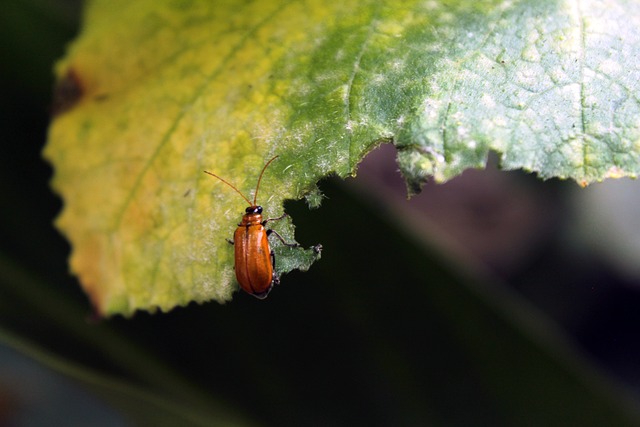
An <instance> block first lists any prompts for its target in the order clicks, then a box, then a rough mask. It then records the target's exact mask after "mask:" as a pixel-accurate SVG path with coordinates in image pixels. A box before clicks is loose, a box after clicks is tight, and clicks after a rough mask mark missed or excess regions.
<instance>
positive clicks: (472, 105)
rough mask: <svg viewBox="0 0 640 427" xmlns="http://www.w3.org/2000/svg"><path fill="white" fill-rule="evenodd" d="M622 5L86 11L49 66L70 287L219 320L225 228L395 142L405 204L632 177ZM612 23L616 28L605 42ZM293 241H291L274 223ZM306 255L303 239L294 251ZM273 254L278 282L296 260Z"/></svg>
mask: <svg viewBox="0 0 640 427" xmlns="http://www.w3.org/2000/svg"><path fill="white" fill-rule="evenodd" d="M639 12H640V5H638V4H637V3H634V2H625V1H617V2H579V3H577V2H562V1H543V2H535V3H534V2H525V1H509V2H506V1H505V2H501V1H493V2H472V1H442V2H438V1H430V2H416V1H404V2H401V1H389V2H378V1H369V2H362V1H360V2H356V1H343V2H334V3H327V2H322V1H319V0H309V1H305V2H285V1H270V2H257V3H256V2H238V1H229V2H226V3H222V2H216V3H215V4H214V3H207V2H197V1H182V2H170V3H164V2H163V3H161V4H157V3H155V2H150V1H139V2H133V3H132V2H125V1H115V2H114V1H105V0H94V1H92V2H90V3H89V6H88V8H87V11H86V16H85V23H84V28H83V31H82V34H81V36H80V37H79V38H78V39H77V40H76V41H75V42H74V44H73V45H72V46H71V48H70V49H69V52H68V54H67V56H66V57H65V58H64V59H63V60H62V61H61V62H60V63H59V64H58V66H57V76H58V79H59V86H58V87H59V90H58V97H57V103H56V105H57V111H58V113H59V115H58V117H57V118H56V119H55V121H54V122H53V124H52V127H51V130H50V136H49V144H48V146H47V148H46V150H45V156H46V157H47V158H48V159H49V160H50V161H51V162H52V163H53V164H54V166H55V168H56V175H55V178H54V181H53V186H54V188H55V189H56V191H58V192H59V193H60V194H61V195H62V197H63V199H64V201H65V208H64V211H63V213H62V215H61V216H60V218H59V219H58V221H57V225H58V227H59V228H60V229H61V230H62V231H63V232H64V233H65V234H66V235H67V237H68V238H69V240H71V242H72V244H73V254H72V258H71V268H72V271H73V272H74V273H75V274H77V275H78V276H79V278H80V281H81V282H82V284H83V287H84V288H85V290H86V291H87V293H88V294H89V295H90V296H91V298H92V300H93V302H94V304H95V305H96V307H97V308H98V310H99V311H100V312H102V313H106V314H112V313H125V314H126V313H131V312H133V311H134V310H136V309H154V308H156V307H159V308H161V309H163V310H168V309H171V308H172V307H174V306H176V305H184V304H187V303H188V302H189V301H198V302H202V301H207V300H210V299H215V300H218V301H225V300H228V299H229V298H230V297H231V294H232V293H233V291H234V290H235V289H236V284H235V281H234V278H233V259H232V258H233V255H232V248H230V247H229V245H227V244H226V243H225V238H228V237H231V235H232V233H233V229H234V228H235V225H236V224H237V222H238V221H239V217H240V214H241V213H242V210H243V207H244V206H243V202H241V199H240V198H239V197H238V195H237V194H235V193H234V192H233V191H231V190H229V189H228V188H224V186H223V185H222V184H221V183H219V182H212V180H211V179H209V178H210V177H207V176H205V175H204V174H202V172H201V171H202V170H203V169H207V170H211V171H213V172H214V173H216V174H218V175H220V176H223V177H224V178H225V179H227V180H229V181H231V182H232V183H233V184H234V185H236V186H237V187H238V188H239V189H240V191H242V192H243V193H245V194H249V193H250V192H251V190H252V189H253V188H254V186H255V180H256V176H257V174H258V172H259V170H260V168H261V167H262V165H263V164H264V162H265V161H266V159H268V158H270V157H272V156H274V155H279V156H280V158H279V159H278V160H277V161H276V162H274V164H273V166H271V167H270V168H269V169H268V170H267V172H266V174H265V179H264V181H263V186H262V187H261V193H260V194H261V200H259V202H260V203H262V204H263V206H264V207H265V211H266V212H267V214H268V216H269V217H275V216H278V215H279V214H280V213H281V212H282V202H283V201H284V200H286V199H299V198H302V197H305V196H306V197H307V199H308V200H309V201H310V203H311V204H313V205H314V206H317V204H318V203H319V201H318V200H319V195H318V192H317V190H316V182H317V181H318V180H319V179H321V178H322V177H324V176H327V175H328V174H331V173H334V174H337V175H338V176H340V177H346V176H350V175H353V174H355V172H356V167H357V164H358V163H359V161H360V160H361V159H362V157H363V156H364V155H365V154H366V153H367V152H369V151H370V150H371V149H372V148H373V147H375V146H376V145H378V144H380V143H381V142H385V141H386V142H393V143H394V144H395V145H396V146H397V148H398V150H399V155H398V160H399V165H400V168H401V170H402V172H403V174H404V175H405V177H406V179H407V183H408V186H409V188H410V190H411V191H418V190H419V188H420V186H421V185H422V183H423V182H424V180H425V179H426V178H427V177H428V176H430V175H433V176H434V177H435V178H436V179H437V180H439V181H443V180H446V179H449V178H451V177H453V176H455V175H457V174H459V173H460V172H461V171H462V170H464V169H465V168H469V167H482V166H484V164H485V162H486V158H487V154H488V152H489V151H491V150H495V151H497V152H498V153H499V154H500V156H501V159H502V166H503V167H504V168H506V169H512V168H524V169H527V170H530V171H535V172H538V173H539V174H540V175H541V176H542V177H563V178H572V179H575V180H577V181H578V182H580V183H582V184H587V183H589V182H592V181H594V180H601V179H603V178H605V177H610V176H636V175H637V172H638V169H639V168H640V165H639V163H638V158H639V156H638V154H639V151H640V144H639V142H638V141H639V140H640V138H639V137H640V128H639V121H638V112H640V109H639V108H638V97H637V89H638V83H637V82H638V78H639V77H640V72H639V70H638V67H637V66H636V63H635V62H634V61H636V59H635V58H637V57H638V54H639V53H640V52H639V49H640V42H639V41H640V40H639V37H640V35H638V33H637V31H636V28H637V22H636V21H637V20H638V19H637V17H638V16H639V15H640V13H639ZM612 23H615V24H616V25H612ZM276 227H277V228H278V231H279V232H280V233H281V234H283V235H284V237H285V238H286V239H287V240H289V241H292V240H293V226H292V225H291V223H289V222H286V223H284V224H280V225H277V226H276ZM310 243H317V242H310ZM275 246H276V256H277V259H278V260H280V261H279V262H278V263H277V269H278V271H279V272H281V273H285V272H288V271H290V270H291V269H295V268H298V269H306V268H308V267H309V261H310V260H313V259H315V258H317V256H318V255H317V254H315V253H314V252H313V250H312V249H311V248H310V249H307V250H306V252H304V251H303V250H295V251H289V250H286V251H285V250H284V249H283V248H281V247H278V244H277V242H275Z"/></svg>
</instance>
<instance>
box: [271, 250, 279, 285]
mask: <svg viewBox="0 0 640 427" xmlns="http://www.w3.org/2000/svg"><path fill="white" fill-rule="evenodd" d="M271 266H272V267H273V273H271V286H274V285H279V284H280V276H278V273H276V254H275V252H273V251H271Z"/></svg>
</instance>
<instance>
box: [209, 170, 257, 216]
mask: <svg viewBox="0 0 640 427" xmlns="http://www.w3.org/2000/svg"><path fill="white" fill-rule="evenodd" d="M267 164H269V163H267ZM204 173H206V174H209V175H211V176H213V177H216V178H218V179H219V180H220V181H222V182H224V183H225V184H227V185H228V186H229V187H231V188H233V189H234V191H235V192H236V193H238V194H239V195H241V196H242V198H243V199H245V200H246V201H247V203H249V206H254V205H255V204H256V203H255V202H254V203H253V205H252V204H251V200H249V199H248V198H247V196H245V195H244V194H242V193H241V192H240V190H238V189H237V188H236V187H234V186H233V185H232V184H229V183H228V182H227V181H225V180H224V179H222V178H220V177H219V176H218V175H216V174H215V173H211V172H209V171H204Z"/></svg>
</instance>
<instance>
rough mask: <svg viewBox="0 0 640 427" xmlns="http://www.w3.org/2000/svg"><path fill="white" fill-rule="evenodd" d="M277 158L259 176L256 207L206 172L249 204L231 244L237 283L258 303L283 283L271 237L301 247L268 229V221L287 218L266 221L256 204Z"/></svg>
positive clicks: (243, 196) (273, 219)
mask: <svg viewBox="0 0 640 427" xmlns="http://www.w3.org/2000/svg"><path fill="white" fill-rule="evenodd" d="M277 158H278V156H275V157H273V158H272V159H271V160H269V161H268V162H267V163H266V164H265V165H264V167H263V168H262V172H260V176H259V177H258V184H257V185H256V191H255V194H254V196H253V203H251V201H250V200H249V199H248V198H247V197H246V196H245V195H244V194H242V193H241V192H240V190H238V189H237V188H236V187H234V186H233V185H231V184H230V183H228V182H227V181H225V180H224V179H222V178H220V177H219V176H218V175H216V174H214V173H211V172H208V171H204V172H205V173H207V174H209V175H211V176H213V177H215V178H218V179H219V180H220V181H222V182H224V183H225V184H227V185H228V186H229V187H231V188H232V189H234V190H235V192H236V193H238V194H240V196H242V198H243V199H245V200H246V201H247V203H248V204H249V207H248V208H247V209H245V211H244V212H245V213H244V214H243V215H242V222H240V224H238V228H237V229H236V231H235V233H234V234H233V241H229V243H231V244H233V245H234V247H235V270H236V279H237V280H238V283H239V284H240V287H241V288H242V289H243V290H244V291H245V292H247V293H249V294H251V295H253V296H254V297H256V298H259V299H264V298H266V297H267V295H268V294H269V291H270V290H271V288H272V287H273V285H274V284H278V283H280V278H279V277H278V275H277V273H276V272H275V263H276V259H275V255H274V253H273V251H272V250H271V246H270V245H269V236H270V235H271V234H274V235H276V236H277V237H278V239H280V241H281V242H282V243H284V244H285V245H287V246H292V247H298V246H300V245H298V244H297V243H287V242H285V241H284V239H283V238H282V236H280V235H279V234H278V233H277V232H275V231H273V230H269V229H266V228H265V225H266V224H267V223H268V222H269V221H277V220H280V219H282V218H284V217H286V216H287V214H284V215H282V216H280V217H278V218H270V219H265V220H263V219H262V206H258V205H257V204H256V200H257V199H258V189H259V188H260V181H262V175H263V174H264V171H265V170H266V169H267V166H269V165H270V164H271V162H273V161H274V160H275V159H277Z"/></svg>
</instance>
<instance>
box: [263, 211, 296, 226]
mask: <svg viewBox="0 0 640 427" xmlns="http://www.w3.org/2000/svg"><path fill="white" fill-rule="evenodd" d="M288 216H289V214H288V213H283V214H282V215H280V216H279V217H278V218H269V219H265V220H264V221H262V225H263V226H264V225H266V224H267V223H268V222H269V221H280V220H281V219H283V218H286V217H288Z"/></svg>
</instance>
